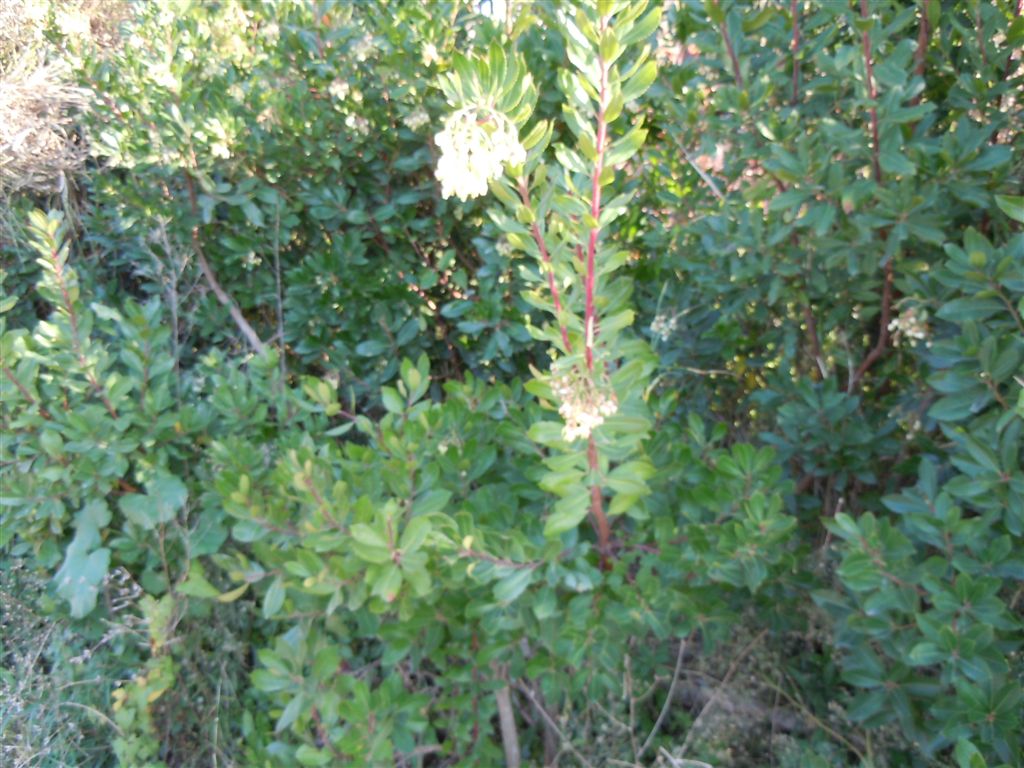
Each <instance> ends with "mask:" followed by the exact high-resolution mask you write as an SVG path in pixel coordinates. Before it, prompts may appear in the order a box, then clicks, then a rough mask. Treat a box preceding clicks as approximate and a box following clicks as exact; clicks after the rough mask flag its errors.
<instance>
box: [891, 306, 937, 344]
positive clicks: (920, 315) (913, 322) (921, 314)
mask: <svg viewBox="0 0 1024 768" xmlns="http://www.w3.org/2000/svg"><path fill="white" fill-rule="evenodd" d="M889 332H890V333H892V334H893V335H894V337H895V340H896V341H900V340H901V339H906V340H907V341H908V342H909V343H910V346H912V347H916V346H917V344H918V342H921V341H923V342H925V346H929V347H930V346H931V338H930V337H931V329H930V328H929V327H928V312H927V310H923V309H921V310H919V309H916V308H915V307H909V308H907V309H905V310H903V311H902V312H900V313H899V315H898V316H897V317H896V318H895V319H894V320H893V321H892V322H890V323H889Z"/></svg>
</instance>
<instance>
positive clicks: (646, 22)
mask: <svg viewBox="0 0 1024 768" xmlns="http://www.w3.org/2000/svg"><path fill="white" fill-rule="evenodd" d="M660 23H661V6H660V5H656V6H655V7H654V9H652V10H651V11H648V13H647V15H646V16H644V17H643V18H642V19H640V21H638V22H636V24H634V25H633V27H632V29H630V30H629V31H628V32H625V33H624V34H623V35H622V37H621V39H620V40H619V42H620V43H622V45H623V46H625V47H629V46H631V45H633V43H640V42H643V41H645V40H647V38H649V37H650V36H651V35H653V34H654V31H655V30H656V29H657V28H658V24H660Z"/></svg>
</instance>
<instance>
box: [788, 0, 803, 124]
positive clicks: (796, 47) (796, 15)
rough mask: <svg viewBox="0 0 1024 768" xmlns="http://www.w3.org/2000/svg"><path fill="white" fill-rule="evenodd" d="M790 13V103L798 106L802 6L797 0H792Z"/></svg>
mask: <svg viewBox="0 0 1024 768" xmlns="http://www.w3.org/2000/svg"><path fill="white" fill-rule="evenodd" d="M789 15H790V16H792V17H793V45H792V48H793V96H792V98H791V99H790V101H789V103H790V104H792V105H794V106H796V103H797V101H799V97H800V62H799V55H800V8H799V7H798V3H797V0H790V3H789Z"/></svg>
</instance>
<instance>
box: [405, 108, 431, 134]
mask: <svg viewBox="0 0 1024 768" xmlns="http://www.w3.org/2000/svg"><path fill="white" fill-rule="evenodd" d="M403 122H404V123H405V124H406V125H407V126H409V129H410V130H412V131H418V130H419V129H420V128H422V127H423V126H424V125H426V124H427V123H429V122H430V115H428V114H427V110H425V109H424V108H423V107H416V109H414V110H413V111H412V112H410V113H409V114H408V115H406V116H405V118H404V120H403Z"/></svg>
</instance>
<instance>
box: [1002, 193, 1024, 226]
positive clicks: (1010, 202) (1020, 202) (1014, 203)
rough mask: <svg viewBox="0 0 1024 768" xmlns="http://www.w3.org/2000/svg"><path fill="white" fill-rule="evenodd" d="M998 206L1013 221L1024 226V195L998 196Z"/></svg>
mask: <svg viewBox="0 0 1024 768" xmlns="http://www.w3.org/2000/svg"><path fill="white" fill-rule="evenodd" d="M996 205H998V206H999V210H1001V211H1002V212H1003V213H1005V214H1006V215H1007V216H1009V217H1010V218H1011V219H1013V220H1014V221H1017V222H1020V223H1021V224H1024V195H996Z"/></svg>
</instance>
